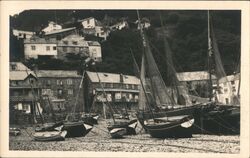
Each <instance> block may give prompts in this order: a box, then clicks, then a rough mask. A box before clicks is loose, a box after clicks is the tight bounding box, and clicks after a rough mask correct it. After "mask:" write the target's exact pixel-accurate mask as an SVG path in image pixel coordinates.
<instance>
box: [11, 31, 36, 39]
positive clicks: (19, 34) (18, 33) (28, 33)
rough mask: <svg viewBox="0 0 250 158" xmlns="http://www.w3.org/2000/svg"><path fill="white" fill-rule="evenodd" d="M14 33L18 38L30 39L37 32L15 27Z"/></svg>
mask: <svg viewBox="0 0 250 158" xmlns="http://www.w3.org/2000/svg"><path fill="white" fill-rule="evenodd" d="M13 35H14V36H16V37H17V39H29V38H31V37H32V36H33V35H35V32H31V31H22V30H16V29H13Z"/></svg>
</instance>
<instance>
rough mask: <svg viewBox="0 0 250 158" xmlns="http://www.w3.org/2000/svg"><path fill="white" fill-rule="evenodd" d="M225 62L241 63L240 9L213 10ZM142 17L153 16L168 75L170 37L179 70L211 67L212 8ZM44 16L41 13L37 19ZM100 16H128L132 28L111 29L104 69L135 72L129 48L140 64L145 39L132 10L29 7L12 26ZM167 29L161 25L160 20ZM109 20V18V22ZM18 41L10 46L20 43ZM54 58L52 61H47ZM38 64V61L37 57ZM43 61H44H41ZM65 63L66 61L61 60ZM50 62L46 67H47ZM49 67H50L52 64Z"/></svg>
mask: <svg viewBox="0 0 250 158" xmlns="http://www.w3.org/2000/svg"><path fill="white" fill-rule="evenodd" d="M210 13H211V14H212V22H213V26H214V29H215V33H216V37H217V41H218V45H219V49H220V53H221V57H222V60H223V61H222V62H223V64H224V67H225V68H226V72H227V73H228V74H231V73H232V72H233V71H235V68H236V67H237V65H238V63H239V56H240V37H241V36H240V32H241V30H240V28H241V18H240V17H241V13H240V11H211V12H210ZM140 16H141V17H147V18H148V19H149V20H150V23H151V27H150V28H149V29H148V30H147V31H146V33H147V35H148V37H149V41H150V43H151V45H152V52H153V53H154V57H155V58H156V61H157V63H158V64H159V68H160V71H161V72H162V73H163V76H164V75H165V73H166V71H165V69H166V65H164V64H165V59H164V56H165V53H164V46H163V40H162V38H163V37H167V40H168V42H169V44H170V47H171V50H172V52H173V61H174V65H175V67H176V69H177V71H197V70H206V69H207V64H206V63H207V43H208V42H207V11H175V10H172V11H155V10H150V11H145V10H144V11H140ZM37 17H39V18H37ZM87 17H95V18H96V19H98V20H100V21H102V22H103V23H107V24H109V23H114V22H116V21H119V20H121V19H126V20H127V21H128V23H129V24H130V27H129V29H125V30H122V31H115V32H112V33H111V34H110V36H109V38H108V39H107V41H105V42H103V43H102V51H103V52H102V55H103V62H102V63H100V64H99V65H97V69H98V70H99V71H106V72H116V73H124V74H133V66H132V60H131V55H130V49H132V51H133V53H134V54H135V57H136V59H137V61H138V62H139V63H140V56H141V53H142V47H141V38H140V35H139V32H138V30H137V29H136V25H135V24H134V22H135V21H136V20H137V14H136V11H133V10H122V11H115V10H75V11H73V10H57V11H54V10H27V11H24V12H22V13H20V14H19V15H15V16H13V17H10V21H11V23H10V25H11V27H14V28H17V29H23V30H29V31H39V30H41V28H43V27H45V26H46V25H47V24H48V21H56V22H57V23H59V24H62V25H63V24H65V23H67V22H69V21H72V19H83V18H87ZM160 17H161V19H162V22H163V23H164V30H162V28H161V21H160ZM107 19H111V20H109V22H107ZM14 45H15V42H14V43H13V45H12V46H11V47H13V48H14V47H15V46H14ZM47 62H49V61H47ZM38 63H39V62H38ZM41 63H43V64H44V62H41ZM59 63H61V62H59ZM68 65H70V66H71V68H70V69H74V68H75V69H79V68H78V66H79V63H78V64H76V63H74V61H72V64H68ZM45 67H46V66H45ZM47 67H48V66H47ZM61 68H64V69H69V68H67V66H65V64H58V65H56V64H55V65H53V67H50V69H61ZM90 69H91V68H90Z"/></svg>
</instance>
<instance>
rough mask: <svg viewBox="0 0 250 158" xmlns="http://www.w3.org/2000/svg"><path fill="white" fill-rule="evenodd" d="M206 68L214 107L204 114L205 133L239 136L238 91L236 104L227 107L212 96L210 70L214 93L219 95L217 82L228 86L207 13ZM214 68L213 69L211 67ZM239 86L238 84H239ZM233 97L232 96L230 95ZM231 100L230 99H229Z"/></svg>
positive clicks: (230, 89)
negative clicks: (214, 88)
mask: <svg viewBox="0 0 250 158" xmlns="http://www.w3.org/2000/svg"><path fill="white" fill-rule="evenodd" d="M208 62H209V63H208V66H209V73H210V87H211V88H210V100H212V97H214V98H215V99H214V100H215V106H214V108H213V109H212V110H210V111H209V112H207V113H205V115H204V125H205V127H204V128H205V129H206V131H210V132H212V133H216V134H239V132H240V131H239V129H240V106H239V103H240V100H239V91H238V94H237V96H234V97H235V99H236V100H237V102H236V103H233V102H232V103H231V104H229V105H226V104H222V103H219V102H218V99H217V98H216V97H217V96H214V94H213V90H212V81H211V74H212V69H214V72H215V75H216V77H217V89H216V93H219V91H220V87H219V80H220V79H224V80H225V82H226V84H229V83H228V82H229V81H228V80H227V76H226V73H225V70H224V67H223V64H222V61H221V56H220V52H219V48H218V44H217V40H216V37H215V33H214V30H213V26H212V23H211V19H210V14H209V11H208ZM213 66H214V67H213ZM239 84H240V82H239ZM229 86H231V85H229ZM229 91H230V94H232V93H233V92H232V87H229ZM232 97H233V95H232ZM231 100H232V99H231Z"/></svg>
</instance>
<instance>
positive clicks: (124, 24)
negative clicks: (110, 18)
mask: <svg viewBox="0 0 250 158" xmlns="http://www.w3.org/2000/svg"><path fill="white" fill-rule="evenodd" d="M128 26H129V25H128V22H127V21H121V22H118V23H116V24H114V25H112V26H110V30H122V29H124V28H128Z"/></svg>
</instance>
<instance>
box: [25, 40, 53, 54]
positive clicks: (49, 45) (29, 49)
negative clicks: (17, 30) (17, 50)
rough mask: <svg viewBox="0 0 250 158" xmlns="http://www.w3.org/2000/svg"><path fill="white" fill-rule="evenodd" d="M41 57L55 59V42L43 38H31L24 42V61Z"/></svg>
mask: <svg viewBox="0 0 250 158" xmlns="http://www.w3.org/2000/svg"><path fill="white" fill-rule="evenodd" d="M39 56H40V57H42V56H49V57H53V58H57V41H56V40H46V39H44V38H39V37H32V38H30V39H25V40H24V57H25V59H29V58H35V59H37V58H38V57H39Z"/></svg>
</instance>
